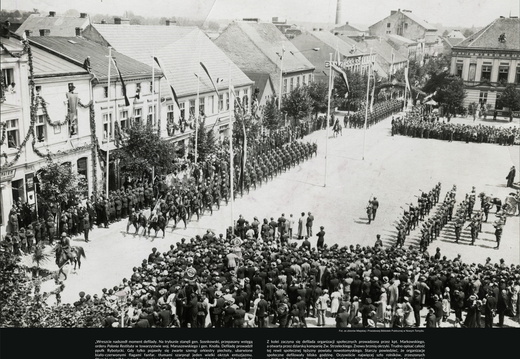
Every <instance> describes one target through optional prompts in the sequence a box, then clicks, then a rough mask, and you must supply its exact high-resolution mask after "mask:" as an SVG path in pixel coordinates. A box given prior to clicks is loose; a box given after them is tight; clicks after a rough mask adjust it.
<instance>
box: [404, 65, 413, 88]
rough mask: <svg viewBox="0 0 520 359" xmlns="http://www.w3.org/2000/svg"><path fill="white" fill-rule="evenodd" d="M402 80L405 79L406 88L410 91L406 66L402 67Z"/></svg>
mask: <svg viewBox="0 0 520 359" xmlns="http://www.w3.org/2000/svg"><path fill="white" fill-rule="evenodd" d="M404 80H405V81H406V88H407V89H408V91H410V92H412V90H411V88H410V82H409V81H408V67H405V68H404Z"/></svg>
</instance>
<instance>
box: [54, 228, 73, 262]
mask: <svg viewBox="0 0 520 359" xmlns="http://www.w3.org/2000/svg"><path fill="white" fill-rule="evenodd" d="M60 248H61V249H60V252H59V253H57V256H56V262H58V261H59V258H60V256H62V253H65V254H66V255H67V259H68V260H70V261H71V262H72V260H73V259H74V258H73V256H72V252H71V248H70V240H69V237H67V233H65V232H63V233H62V234H61V240H60Z"/></svg>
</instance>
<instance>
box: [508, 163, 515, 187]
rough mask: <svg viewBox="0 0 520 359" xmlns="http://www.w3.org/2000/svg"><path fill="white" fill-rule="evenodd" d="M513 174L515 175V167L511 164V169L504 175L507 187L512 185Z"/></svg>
mask: <svg viewBox="0 0 520 359" xmlns="http://www.w3.org/2000/svg"><path fill="white" fill-rule="evenodd" d="M515 175H516V169H515V166H512V167H511V169H510V170H509V173H508V174H507V176H506V180H507V187H513V182H514V180H515Z"/></svg>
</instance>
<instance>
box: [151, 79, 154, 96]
mask: <svg viewBox="0 0 520 359" xmlns="http://www.w3.org/2000/svg"><path fill="white" fill-rule="evenodd" d="M153 92H154V91H153V81H150V93H151V94H153Z"/></svg>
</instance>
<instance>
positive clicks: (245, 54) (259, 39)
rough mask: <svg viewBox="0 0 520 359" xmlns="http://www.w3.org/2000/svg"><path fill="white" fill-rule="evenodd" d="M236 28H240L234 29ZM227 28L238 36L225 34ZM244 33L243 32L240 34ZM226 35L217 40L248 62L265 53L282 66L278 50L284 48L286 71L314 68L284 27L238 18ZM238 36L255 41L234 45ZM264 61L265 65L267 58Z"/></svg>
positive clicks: (229, 27) (266, 56)
mask: <svg viewBox="0 0 520 359" xmlns="http://www.w3.org/2000/svg"><path fill="white" fill-rule="evenodd" d="M236 29H238V30H239V31H234V30H236ZM226 31H229V33H232V34H233V35H234V36H229V37H226V36H222V35H224V34H225V33H226ZM240 32H241V33H242V34H243V35H240V34H239V33H240ZM235 34H236V35H235ZM222 35H221V36H219V38H217V40H215V41H216V43H217V44H218V45H219V46H223V47H224V48H227V49H229V50H231V49H232V50H233V52H236V55H237V57H240V58H243V59H244V60H246V61H249V60H250V59H252V58H254V57H258V55H261V56H262V57H263V58H265V59H266V60H267V61H268V62H270V63H271V64H274V65H275V66H276V68H278V69H279V66H280V58H279V55H278V54H277V53H280V52H281V50H282V47H283V48H284V49H285V53H286V55H285V56H284V59H283V70H284V72H286V73H287V72H295V71H305V70H314V66H313V65H312V64H311V63H310V62H309V60H307V59H306V58H305V56H304V55H303V54H301V53H299V52H298V49H297V48H296V47H295V46H294V45H293V44H292V43H291V42H290V41H289V40H288V39H287V38H286V37H285V36H284V35H283V34H282V33H281V32H280V30H278V29H277V28H276V26H275V25H274V24H271V23H253V22H242V21H238V22H234V23H232V24H230V25H229V26H228V27H227V28H226V29H225V30H224V32H223V34H222ZM235 36H236V39H237V40H242V41H243V40H246V41H248V42H250V43H252V44H248V45H246V46H247V47H244V48H242V45H243V43H244V42H246V41H243V42H242V41H240V42H238V41H237V42H238V43H235V45H232V44H230V42H235V39H234V38H235ZM219 39H220V41H219ZM224 39H226V40H224ZM230 45H231V46H230ZM251 45H252V46H251ZM229 50H228V51H227V52H228V53H230V51H229ZM250 50H253V51H254V52H249V51H250ZM287 53H291V56H287ZM261 62H263V63H264V65H265V61H261ZM242 63H244V61H242ZM253 69H254V67H253V68H251V67H250V68H249V70H253ZM268 72H270V71H268Z"/></svg>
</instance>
